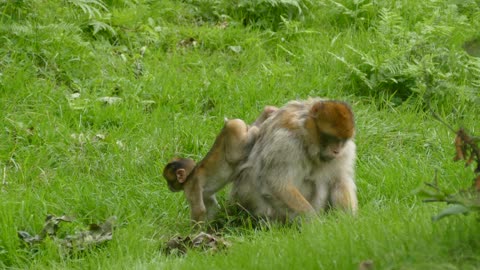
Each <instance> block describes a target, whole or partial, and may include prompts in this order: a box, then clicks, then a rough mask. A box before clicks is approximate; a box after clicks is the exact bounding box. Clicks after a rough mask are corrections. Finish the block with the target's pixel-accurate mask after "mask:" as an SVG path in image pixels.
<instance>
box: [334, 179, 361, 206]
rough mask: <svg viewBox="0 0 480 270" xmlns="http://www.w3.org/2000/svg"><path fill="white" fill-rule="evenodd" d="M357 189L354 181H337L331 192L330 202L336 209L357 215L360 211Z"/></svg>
mask: <svg viewBox="0 0 480 270" xmlns="http://www.w3.org/2000/svg"><path fill="white" fill-rule="evenodd" d="M356 190H357V188H356V186H355V183H354V182H353V180H352V179H342V180H340V181H337V182H336V183H335V184H334V186H333V187H332V190H331V195H330V201H331V203H332V206H333V207H334V208H340V209H343V210H347V211H350V212H352V214H356V212H357V210H358V200H357V191H356Z"/></svg>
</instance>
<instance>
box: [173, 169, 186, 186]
mask: <svg viewBox="0 0 480 270" xmlns="http://www.w3.org/2000/svg"><path fill="white" fill-rule="evenodd" d="M175 174H176V175H177V181H178V182H179V183H183V182H185V180H187V171H185V169H178V170H177V171H176V172H175Z"/></svg>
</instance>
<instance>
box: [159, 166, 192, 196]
mask: <svg viewBox="0 0 480 270" xmlns="http://www.w3.org/2000/svg"><path fill="white" fill-rule="evenodd" d="M194 167H195V161H193V160H192V159H189V158H174V159H172V160H171V161H170V162H169V163H168V164H167V166H165V168H164V169H163V177H164V178H165V180H167V185H168V189H170V191H172V192H178V191H182V190H183V183H184V182H185V181H186V180H187V178H188V175H189V174H190V172H191V171H192V170H193V168H194Z"/></svg>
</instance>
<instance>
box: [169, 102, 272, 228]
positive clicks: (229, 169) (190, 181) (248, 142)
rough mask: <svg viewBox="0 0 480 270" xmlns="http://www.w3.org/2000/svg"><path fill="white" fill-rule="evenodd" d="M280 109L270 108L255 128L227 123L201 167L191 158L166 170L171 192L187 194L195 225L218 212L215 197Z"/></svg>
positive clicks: (173, 162)
mask: <svg viewBox="0 0 480 270" xmlns="http://www.w3.org/2000/svg"><path fill="white" fill-rule="evenodd" d="M276 109H277V108H275V107H272V106H267V107H265V109H264V110H263V112H262V114H261V115H260V116H259V117H258V118H257V120H256V121H255V122H254V123H253V124H252V126H250V127H249V126H247V125H246V124H245V122H244V121H243V120H240V119H232V120H225V124H224V126H223V128H222V131H221V132H220V134H219V135H218V136H217V137H216V139H215V142H214V144H213V146H212V148H211V149H210V151H209V152H208V153H207V155H206V156H205V157H204V158H203V159H202V160H201V161H200V162H199V163H198V164H195V161H193V160H192V159H189V158H174V159H173V160H171V161H170V162H169V163H168V164H167V165H166V166H165V168H164V170H163V177H164V178H165V179H166V180H167V184H168V187H169V189H170V190H171V191H173V192H177V191H182V190H183V191H184V192H185V197H186V198H187V201H188V203H189V205H190V211H191V219H192V221H194V222H196V223H198V222H205V221H207V220H211V219H212V218H213V217H214V215H215V213H216V210H217V208H218V203H217V200H216V198H215V193H216V192H217V191H219V190H220V189H221V188H223V187H224V186H225V185H226V184H227V183H229V182H231V181H232V179H231V176H232V174H233V172H234V170H235V169H236V167H237V165H238V164H239V162H240V161H241V160H244V159H245V158H246V157H247V155H248V153H249V151H250V149H251V147H252V146H253V143H254V142H255V140H256V138H257V136H258V128H259V126H260V125H261V124H262V123H263V121H265V119H267V118H268V117H269V116H270V115H271V114H273V113H274V112H275V111H276Z"/></svg>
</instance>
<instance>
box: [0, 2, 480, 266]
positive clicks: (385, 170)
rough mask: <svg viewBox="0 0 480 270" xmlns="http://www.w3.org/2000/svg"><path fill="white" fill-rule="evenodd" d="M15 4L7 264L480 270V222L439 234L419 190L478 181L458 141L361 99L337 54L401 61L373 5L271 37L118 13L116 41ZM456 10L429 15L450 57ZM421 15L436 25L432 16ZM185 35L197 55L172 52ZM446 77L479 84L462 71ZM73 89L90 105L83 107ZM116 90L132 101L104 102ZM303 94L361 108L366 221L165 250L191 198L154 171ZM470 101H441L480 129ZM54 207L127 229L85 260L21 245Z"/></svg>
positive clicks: (238, 231) (155, 12) (80, 22)
mask: <svg viewBox="0 0 480 270" xmlns="http://www.w3.org/2000/svg"><path fill="white" fill-rule="evenodd" d="M74 2H75V1H74ZM199 2H201V1H199ZM18 3H19V4H18V6H15V5H13V4H3V6H2V9H3V12H4V14H9V16H3V17H2V23H1V25H2V26H1V27H2V28H1V31H2V35H4V38H3V39H2V42H3V43H4V45H3V46H2V48H1V49H0V50H1V51H0V52H1V54H0V56H1V63H0V67H1V68H2V70H1V71H0V72H1V76H0V87H1V92H0V112H1V118H0V121H1V122H0V123H1V125H2V126H3V127H4V128H3V129H2V130H1V131H0V142H1V143H0V165H1V168H0V169H2V180H3V182H2V186H1V191H0V192H1V196H0V205H1V206H0V208H1V211H0V220H1V222H0V267H3V266H4V267H12V268H26V267H32V268H51V267H54V268H78V269H88V268H99V267H101V268H111V269H118V268H124V269H131V268H147V269H148V268H151V269H158V268H160V267H162V266H164V267H165V268H185V269H189V268H192V267H197V268H199V269H211V267H212V266H214V267H215V268H227V267H230V268H234V269H245V268H246V269H248V268H260V269H262V268H266V269H273V268H279V269H291V268H293V267H298V266H299V265H302V266H305V268H316V269H317V268H323V269H335V268H336V269H355V268H356V266H357V265H358V263H359V262H361V261H363V260H366V259H371V260H373V261H374V262H375V264H376V266H377V267H378V269H437V268H438V269H446V268H448V269H455V268H459V269H469V268H470V269H475V268H476V267H478V266H479V264H480V257H479V255H478V252H477V251H478V248H479V246H480V239H479V238H478V235H479V230H480V229H479V228H478V222H477V221H476V220H475V218H474V217H454V218H449V219H445V220H442V221H440V222H437V223H432V222H431V221H430V217H431V215H433V214H434V213H436V212H438V211H439V209H440V207H438V206H436V205H425V204H423V203H421V202H420V200H419V199H417V198H415V197H414V196H413V195H412V191H413V190H414V189H415V188H416V187H418V186H419V185H420V184H421V183H422V182H424V181H431V180H432V179H433V175H434V171H435V170H437V171H438V178H439V181H441V183H442V184H443V185H447V186H450V187H451V188H452V189H454V188H460V187H466V186H468V185H469V179H470V178H471V174H470V172H469V170H464V169H463V165H462V164H454V163H452V162H451V158H452V157H453V148H452V146H451V141H452V138H453V134H452V133H451V132H448V131H447V129H446V128H444V127H443V126H441V125H439V123H438V122H435V121H434V120H432V119H431V118H430V117H429V116H428V114H425V113H423V112H419V111H421V110H418V109H417V108H418V107H419V106H418V104H419V103H418V102H417V101H416V99H414V98H413V99H411V100H408V101H406V102H404V103H403V104H402V105H400V106H396V105H395V104H398V101H395V100H394V99H390V97H391V96H390V94H388V93H387V94H385V95H383V94H382V92H375V91H378V90H379V89H373V90H368V89H367V90H365V89H364V88H365V83H364V82H362V80H361V78H360V79H359V78H358V77H356V76H353V75H351V74H352V71H351V70H349V69H348V68H347V66H346V65H345V64H343V63H341V62H339V61H338V60H336V59H335V57H333V55H337V56H339V55H345V57H346V58H347V59H348V61H351V62H354V63H355V61H360V62H361V61H363V60H365V59H363V60H362V58H361V57H359V56H358V55H357V54H356V53H352V50H351V49H349V47H348V46H350V47H354V48H355V49H356V50H360V51H367V52H370V51H373V53H372V55H378V58H379V59H381V58H388V57H390V56H391V55H388V54H389V53H392V52H384V51H383V50H382V49H378V47H376V46H378V44H380V43H381V42H383V40H382V37H381V36H378V32H375V31H372V30H371V28H369V27H368V26H369V25H374V21H375V20H377V21H378V20H379V18H380V17H381V16H380V15H379V14H378V10H374V9H373V10H370V9H369V8H368V7H365V10H364V11H363V13H362V14H363V15H362V16H363V17H362V18H364V20H353V19H352V18H351V17H346V16H340V15H341V14H340V15H338V14H337V13H335V12H333V11H332V6H331V5H330V6H329V5H325V6H318V7H316V9H314V10H315V12H316V13H315V14H314V15H315V16H311V17H309V19H308V20H307V21H306V22H305V25H302V24H295V23H292V24H289V25H287V26H285V27H284V28H281V29H280V31H278V32H271V31H269V30H255V29H251V28H245V27H243V26H242V25H238V24H235V23H234V22H231V23H230V26H229V27H227V28H226V29H223V28H221V27H219V26H218V25H217V24H215V23H212V22H208V21H207V22H205V23H202V24H200V23H198V21H199V14H200V15H201V14H202V13H201V12H200V11H199V10H198V9H195V8H194V6H193V5H189V4H185V3H176V1H172V2H169V1H163V3H162V4H156V5H153V6H151V5H149V4H147V3H144V4H139V5H137V6H134V5H129V2H125V3H124V2H121V1H113V2H109V5H108V8H109V11H110V13H111V19H108V18H101V19H98V20H101V21H102V20H103V21H104V22H106V23H108V24H109V25H112V26H113V27H114V29H115V31H116V38H112V37H111V35H110V34H109V33H108V32H100V34H99V35H96V36H94V35H92V29H91V28H89V27H88V24H89V23H92V18H89V17H88V14H84V13H82V12H81V9H80V8H78V7H75V6H74V5H64V4H60V3H59V4H56V3H55V2H54V1H52V2H51V3H50V2H46V3H44V2H40V1H38V2H37V1H31V2H29V1H25V2H18ZM22 3H23V4H22ZM401 3H402V4H403V5H400V6H398V7H397V9H398V10H401V11H402V13H401V14H402V15H403V16H404V17H403V18H404V20H403V21H402V23H403V24H404V27H405V28H407V29H415V25H417V27H418V25H419V24H418V22H419V21H421V14H419V13H420V12H421V11H422V8H425V7H424V6H420V4H416V3H417V2H416V1H412V3H410V2H409V1H403V2H401ZM384 5H385V7H386V8H388V7H389V6H391V7H393V4H390V3H389V2H387V3H386V4H384ZM415 5H418V6H415ZM432 6H437V7H440V6H441V4H438V3H436V4H435V5H433V4H432ZM378 9H380V8H378ZM416 9H417V10H416ZM432 10H435V8H432ZM440 10H443V9H440ZM447 10H448V9H447ZM33 11H35V12H33ZM103 12H104V13H106V12H105V11H103ZM432 12H433V11H432ZM451 12H452V14H456V13H454V12H456V11H451ZM477 12H478V11H477ZM54 13H55V14H56V15H55V16H54ZM335 14H336V15H337V17H335V16H334V15H335ZM452 14H450V13H448V12H445V14H443V15H442V14H440V15H438V16H432V17H436V18H437V21H436V22H435V23H436V24H437V25H442V24H445V25H448V24H451V25H452V26H451V27H452V28H453V29H454V30H455V31H453V32H449V33H454V35H451V37H450V38H448V39H447V41H446V42H447V43H446V45H445V44H443V45H444V46H445V47H446V48H449V49H451V51H452V52H451V55H452V57H455V55H458V54H461V48H460V44H461V41H462V40H465V39H468V38H469V37H470V36H471V35H472V33H474V30H472V28H474V29H475V27H474V26H475V24H474V23H476V21H475V20H474V18H475V16H473V15H472V16H471V17H466V18H465V22H467V23H464V24H460V23H458V19H455V18H456V17H455V16H453V15H452ZM462 14H463V13H462ZM447 15H448V16H447ZM467 15H468V14H467ZM476 16H478V15H476ZM425 17H426V19H425V20H426V22H425V21H422V22H423V23H424V24H427V23H429V20H432V21H433V19H431V17H429V16H425ZM431 23H432V25H433V22H431ZM454 23H458V24H454ZM472 25H473V26H472ZM447 30H448V29H447ZM447 30H445V31H447ZM450 31H451V30H450ZM419 32H420V31H419ZM459 33H463V34H459ZM437 36H440V37H441V35H440V34H437ZM190 37H193V38H194V39H195V40H197V42H198V45H197V46H196V47H182V46H179V45H178V43H179V41H181V40H183V39H188V38H190ZM424 37H425V38H429V36H424ZM113 40H115V42H113ZM429 41H430V40H429ZM441 41H443V40H441ZM399 42H400V41H399ZM436 42H440V41H438V40H437V41H436ZM434 44H435V45H436V46H437V47H440V45H441V44H442V43H434ZM347 45H348V46H347ZM144 46H146V48H147V49H146V52H145V54H144V55H143V56H142V53H141V52H142V47H144ZM229 46H241V48H242V51H241V52H240V53H237V52H235V51H234V50H232V49H230V48H229ZM392 57H393V56H392ZM357 58H358V59H357ZM365 61H366V60H365ZM445 61H447V60H445ZM447 63H448V61H447ZM139 67H141V68H139ZM359 67H361V65H359ZM455 67H456V66H455ZM140 70H141V74H140V75H139V71H140ZM452 72H458V74H459V75H457V73H455V76H456V77H455V76H453V77H455V78H456V79H457V81H460V83H459V84H460V85H467V83H463V81H462V80H465V81H467V82H468V80H469V79H470V78H469V77H468V76H467V75H462V74H463V73H466V72H465V70H461V69H460V68H458V69H456V70H453V71H452ZM445 80H447V81H448V78H447V79H445ZM388 87H391V85H388ZM362 89H363V90H362ZM462 89H463V88H462ZM393 90H395V89H393ZM369 91H370V92H369ZM372 91H373V92H372ZM459 91H460V90H459ZM73 93H79V94H80V97H79V98H76V99H72V96H71V95H72V94H73ZM366 93H370V94H369V95H367V96H365V95H360V94H366ZM461 93H463V92H461ZM466 93H468V91H467V92H466ZM476 95H478V93H476ZM105 96H118V97H121V98H122V102H121V103H120V104H116V105H113V106H108V105H107V106H106V105H103V104H102V103H101V102H99V101H97V99H98V98H100V97H105ZM307 96H329V97H332V98H342V99H347V100H349V101H350V102H351V103H352V104H353V106H354V110H355V112H356V115H357V125H358V136H357V143H358V152H359V160H358V166H357V172H358V173H357V178H358V186H359V199H360V206H361V213H360V215H359V217H358V218H355V219H354V218H351V217H348V216H342V215H329V216H325V217H321V218H319V220H318V221H314V222H313V223H312V224H307V225H304V226H302V228H301V229H300V230H298V229H297V228H290V227H286V228H285V227H278V226H274V227H273V228H271V229H269V230H262V229H252V228H249V227H248V226H247V227H241V226H240V227H228V228H226V229H225V231H224V232H223V233H224V234H225V237H226V238H227V239H228V240H230V241H231V242H232V243H233V246H232V248H230V249H229V250H228V251H227V252H226V253H224V254H218V255H213V256H210V255H209V256H205V255H204V254H203V253H195V252H191V253H189V255H188V256H187V257H184V258H176V257H165V256H164V255H162V254H161V253H160V248H161V246H162V244H163V242H164V241H165V240H166V239H168V238H169V237H170V236H172V235H174V234H175V233H181V234H186V233H188V232H189V225H188V224H189V223H188V209H187V206H186V203H185V202H184V199H183V197H182V196H181V195H180V194H172V193H170V192H168V190H167V188H166V186H165V185H164V183H163V179H161V177H160V173H159V172H160V170H161V168H162V166H163V164H164V163H165V162H166V161H167V160H168V159H169V158H170V157H171V156H173V155H188V156H191V157H193V158H195V159H199V158H201V157H202V156H203V155H204V154H205V153H206V152H207V151H208V149H209V147H210V145H211V142H212V141H213V138H214V137H215V134H216V132H218V130H219V129H220V127H221V125H222V119H223V118H224V117H238V118H242V119H245V120H248V121H251V120H253V119H254V118H255V116H256V115H257V114H258V112H259V111H260V110H261V108H262V107H263V106H264V105H266V104H273V105H279V106H280V105H282V104H284V103H285V102H286V101H288V100H291V99H295V98H305V97H307ZM437 100H440V101H442V96H441V95H440V96H439V97H438V99H437ZM465 100H467V101H468V99H467V98H464V99H451V100H450V102H446V103H443V106H444V107H443V108H446V109H445V110H444V111H445V112H444V113H443V114H444V115H445V117H446V119H447V120H448V121H449V122H450V123H454V124H463V125H464V126H466V127H469V128H471V129H472V131H474V132H475V130H474V128H475V125H476V124H478V119H476V115H478V108H476V107H470V105H469V104H470V103H468V102H463V101H465ZM145 101H154V102H155V105H154V106H153V107H150V106H149V105H146V104H145V103H144V102H145ZM451 108H455V109H456V110H453V111H452V110H451ZM476 133H477V134H478V131H477V132H476ZM96 134H102V135H105V136H106V137H105V140H101V139H100V140H98V139H94V137H95V135H96ZM225 197H226V196H225V192H223V193H222V198H223V199H224V198H225ZM48 213H53V214H58V215H60V214H63V213H65V214H68V215H73V216H76V217H77V221H76V222H77V223H75V224H74V225H79V226H80V225H82V224H87V223H89V222H100V221H102V220H104V219H105V218H107V217H109V216H111V215H116V216H117V217H118V220H119V222H118V223H119V224H118V229H117V230H116V231H115V234H114V240H113V241H112V242H111V243H109V244H108V245H107V246H106V247H104V248H101V249H98V250H94V251H92V252H89V253H88V254H79V255H78V256H73V257H62V256H61V255H60V254H59V252H58V250H57V248H56V246H55V244H53V243H51V242H47V243H45V244H43V245H41V246H40V248H39V250H38V251H37V252H31V251H28V249H25V248H22V247H21V246H20V243H19V240H18V239H17V236H16V232H17V230H26V231H30V232H36V231H39V230H40V229H41V228H42V224H43V219H44V217H45V215H46V214H48ZM72 227H74V226H72Z"/></svg>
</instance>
